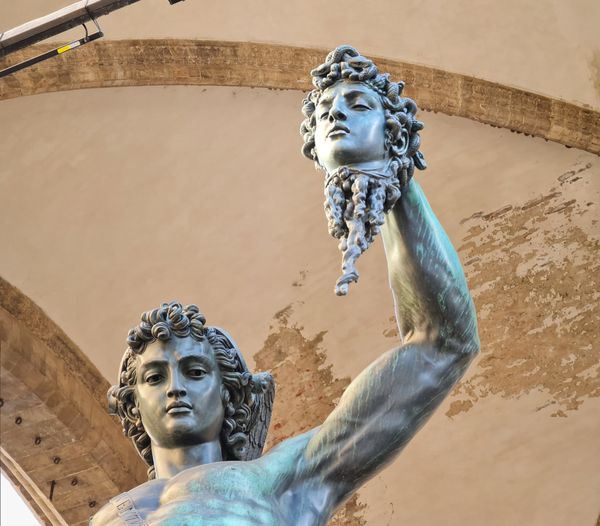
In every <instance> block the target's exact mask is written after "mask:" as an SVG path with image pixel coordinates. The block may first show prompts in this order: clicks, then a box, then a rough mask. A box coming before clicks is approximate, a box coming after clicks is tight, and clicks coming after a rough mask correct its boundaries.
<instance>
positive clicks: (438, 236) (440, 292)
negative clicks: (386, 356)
mask: <svg viewBox="0 0 600 526" xmlns="http://www.w3.org/2000/svg"><path fill="white" fill-rule="evenodd" d="M382 237H383V242H384V246H385V252H386V258H387V263H388V272H389V278H390V286H391V288H392V292H393V295H394V302H395V307H396V317H397V319H398V327H399V330H400V334H401V337H402V340H403V342H405V343H408V342H419V341H421V342H429V343H432V344H433V345H435V346H436V347H438V348H440V349H442V350H452V351H459V352H465V353H474V352H477V350H478V348H479V340H478V336H477V321H476V317H475V309H474V307H473V302H472V300H471V297H470V295H469V291H468V289H467V284H466V280H465V277H464V274H463V271H462V268H461V265H460V261H459V259H458V255H457V254H456V251H455V250H454V248H453V246H452V244H451V243H450V240H449V239H448V236H447V235H446V233H445V232H444V230H443V228H442V226H441V225H440V223H439V221H438V220H437V218H436V217H435V215H434V213H433V211H432V210H431V207H430V206H429V203H428V202H427V199H426V198H425V195H424V193H423V191H422V189H421V188H420V186H419V185H418V183H416V181H414V180H412V181H411V182H410V184H409V185H408V188H407V189H405V190H404V191H403V195H402V197H401V198H400V199H399V200H398V202H397V203H396V205H395V206H394V208H393V209H392V210H391V211H390V212H389V213H388V214H387V215H386V220H385V224H384V226H383V228H382Z"/></svg>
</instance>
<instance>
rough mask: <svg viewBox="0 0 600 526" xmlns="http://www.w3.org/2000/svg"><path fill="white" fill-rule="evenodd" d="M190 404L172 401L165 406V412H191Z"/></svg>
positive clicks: (176, 413) (173, 413)
mask: <svg viewBox="0 0 600 526" xmlns="http://www.w3.org/2000/svg"><path fill="white" fill-rule="evenodd" d="M191 411H192V406H191V405H190V404H187V403H185V402H174V403H172V404H169V405H168V406H167V413H168V414H169V415H179V414H185V413H191Z"/></svg>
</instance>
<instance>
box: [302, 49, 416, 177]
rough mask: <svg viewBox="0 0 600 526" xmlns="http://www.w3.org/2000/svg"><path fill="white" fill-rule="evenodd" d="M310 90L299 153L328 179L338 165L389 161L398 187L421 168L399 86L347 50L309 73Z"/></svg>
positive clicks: (409, 104) (409, 106)
mask: <svg viewBox="0 0 600 526" xmlns="http://www.w3.org/2000/svg"><path fill="white" fill-rule="evenodd" d="M311 75H312V81H313V85H314V86H315V89H314V90H312V91H311V92H310V93H309V94H308V96H307V97H306V98H305V99H304V105H303V108H302V112H303V113H304V116H305V120H304V121H303V123H302V126H301V128H300V132H301V134H302V136H303V138H304V146H303V148H302V153H303V154H304V155H305V156H306V157H308V158H309V159H312V160H313V161H315V163H316V164H317V166H319V167H320V168H323V169H324V170H326V171H327V172H328V173H331V172H333V171H334V170H335V169H337V168H339V167H340V166H343V165H361V164H362V165H365V164H367V165H368V163H375V164H376V163H377V162H378V161H389V162H390V163H391V165H392V168H393V170H394V172H395V174H396V175H397V177H398V180H399V182H400V185H401V186H404V185H406V183H407V182H408V181H409V180H410V178H411V177H412V174H413V172H414V169H415V166H416V167H417V168H419V169H421V170H422V169H424V168H425V167H426V165H425V160H424V158H423V155H422V154H421V152H419V145H420V138H419V133H418V132H419V130H421V129H422V128H423V124H422V123H421V122H420V121H418V120H417V119H416V117H415V115H416V112H417V105H416V104H415V102H414V101H413V100H412V99H409V98H407V97H401V94H402V89H403V87H404V83H403V82H393V81H391V80H390V78H389V75H388V74H387V73H383V74H381V73H379V71H378V69H377V67H376V66H375V64H373V62H372V61H371V60H369V59H368V58H365V57H363V56H361V55H360V53H359V52H358V51H357V50H356V49H354V48H353V47H351V46H346V45H345V46H340V47H338V48H336V49H335V50H333V51H332V52H331V53H329V55H327V58H326V60H325V63H324V64H322V65H320V66H319V67H318V68H316V69H314V70H313V71H312V72H311Z"/></svg>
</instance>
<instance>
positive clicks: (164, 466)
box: [152, 440, 223, 478]
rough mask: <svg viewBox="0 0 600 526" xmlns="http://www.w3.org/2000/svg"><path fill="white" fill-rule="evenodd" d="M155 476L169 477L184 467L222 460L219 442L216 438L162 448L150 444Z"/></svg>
mask: <svg viewBox="0 0 600 526" xmlns="http://www.w3.org/2000/svg"><path fill="white" fill-rule="evenodd" d="M152 457H153V459H154V468H155V470H156V478H171V477H174V476H175V475H177V474H178V473H180V472H182V471H183V470H185V469H189V468H193V467H196V466H200V465H203V464H211V463H213V462H220V461H222V460H223V453H222V451H221V443H220V442H219V441H218V440H216V441H213V442H206V443H203V444H196V445H193V446H185V447H178V448H164V447H160V446H157V445H156V444H152Z"/></svg>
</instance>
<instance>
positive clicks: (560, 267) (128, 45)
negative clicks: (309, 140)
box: [0, 0, 600, 526]
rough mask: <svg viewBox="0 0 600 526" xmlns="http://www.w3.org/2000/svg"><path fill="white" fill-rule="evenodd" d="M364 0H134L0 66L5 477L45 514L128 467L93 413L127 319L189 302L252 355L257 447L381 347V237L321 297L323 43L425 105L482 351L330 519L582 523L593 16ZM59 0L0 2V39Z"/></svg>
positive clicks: (60, 511)
mask: <svg viewBox="0 0 600 526" xmlns="http://www.w3.org/2000/svg"><path fill="white" fill-rule="evenodd" d="M363 4H365V3H364V2H363V3H362V4H361V3H359V2H344V3H342V2H328V3H326V4H325V3H320V2H304V3H302V4H291V3H281V2H280V3H275V2H268V1H264V2H254V3H248V4H244V5H240V4H239V3H236V4H227V3H220V4H218V5H217V4H215V5H214V6H209V5H207V4H206V3H192V2H183V3H180V4H177V5H175V6H169V5H168V3H167V2H166V0H165V1H164V2H162V1H160V2H159V1H158V0H156V1H155V0H148V1H144V2H139V3H137V4H135V5H133V6H131V7H129V8H127V9H123V10H122V11H118V12H115V13H113V14H111V15H110V16H108V17H105V18H102V19H100V23H101V25H102V26H103V29H104V31H105V33H106V34H107V37H108V39H109V40H107V41H105V42H99V43H98V44H90V45H89V46H88V47H87V48H84V49H82V50H80V51H75V52H72V53H70V54H67V55H65V56H64V57H63V58H61V59H55V62H54V63H52V62H51V61H49V62H46V63H44V64H43V65H41V66H39V67H38V68H37V69H33V68H32V69H31V70H28V71H24V72H21V73H18V74H15V75H14V77H13V78H8V79H1V80H0V98H3V99H5V100H0V122H1V123H2V142H1V148H0V217H1V224H2V225H3V228H2V229H0V246H2V247H4V248H3V251H2V258H0V277H1V278H2V281H1V286H0V295H1V298H0V299H1V304H0V306H1V309H0V314H1V316H0V344H1V355H2V394H1V398H2V401H3V402H2V406H1V407H0V417H1V423H2V435H1V437H2V469H3V471H5V472H7V473H8V474H9V475H10V476H11V478H12V479H13V481H14V482H15V484H16V485H17V486H18V487H19V488H20V489H21V491H22V492H23V494H24V495H25V497H26V498H28V499H29V501H30V502H31V505H32V506H33V507H34V509H35V511H36V512H37V514H38V515H39V516H40V517H41V518H42V519H43V520H44V521H46V522H47V523H48V524H63V523H65V522H66V523H67V524H80V523H81V524H84V522H85V519H86V517H87V516H88V515H91V514H93V513H94V510H95V509H97V508H96V507H97V506H100V505H101V504H102V503H103V502H105V501H106V499H107V498H109V497H110V496H111V495H114V494H115V493H117V492H119V491H122V490H123V489H126V488H127V487H128V486H132V485H135V484H137V483H139V481H140V480H142V479H143V472H144V468H143V465H142V463H141V461H140V460H139V458H138V457H137V455H136V454H135V452H134V451H133V448H132V447H130V445H129V444H128V443H127V441H126V440H125V439H124V438H122V437H121V436H120V435H119V432H120V430H119V426H118V423H117V422H115V421H113V420H112V419H110V418H109V417H108V416H107V415H106V414H105V413H104V409H103V407H102V406H103V392H104V390H105V389H106V387H107V386H108V385H109V383H112V382H113V381H114V380H116V378H115V377H116V371H117V366H118V363H119V360H120V356H121V353H122V352H123V350H124V348H125V336H126V334H127V330H128V329H129V327H130V326H132V325H134V324H135V323H136V320H137V317H138V315H139V313H140V312H142V311H144V310H147V309H150V308H153V307H154V306H156V305H158V304H159V303H161V302H162V301H165V300H172V299H180V300H181V301H183V302H194V303H198V304H199V305H200V307H201V309H202V310H203V311H204V313H205V314H206V315H207V318H208V321H209V323H214V324H216V325H220V326H223V327H226V328H227V329H228V331H229V332H231V333H232V334H233V335H234V337H235V338H236V340H237V341H238V344H239V345H240V347H241V349H242V351H243V352H244V354H245V355H246V356H247V358H248V361H249V362H250V363H251V364H252V367H256V368H258V369H269V370H272V371H273V373H274V375H275V377H276V379H277V382H278V399H277V405H276V409H275V415H274V421H273V423H272V427H271V439H270V442H269V445H271V444H273V443H274V442H276V441H278V440H281V439H283V438H285V437H288V436H290V435H293V434H296V433H298V432H300V431H302V430H304V429H307V428H308V427H311V426H314V425H318V423H320V422H321V421H322V420H323V419H324V418H325V417H326V416H327V414H328V413H329V412H330V411H331V409H332V407H333V406H334V404H335V402H336V401H337V399H338V398H339V396H340V395H341V393H342V392H343V390H344V388H345V387H346V386H347V385H348V383H349V381H350V380H351V379H352V378H353V377H355V376H356V375H357V374H358V373H359V372H360V371H361V370H362V369H363V368H364V367H365V366H366V365H367V364H368V363H369V362H370V361H372V360H373V359H375V358H376V357H377V356H378V355H379V354H381V352H383V351H385V350H387V349H388V348H390V347H392V346H394V345H396V344H397V337H396V336H397V335H396V330H395V324H394V321H393V317H392V316H393V312H392V301H391V297H390V294H389V291H388V286H387V277H386V274H385V263H384V254H383V250H382V247H381V246H380V244H379V243H376V244H375V245H374V246H373V247H372V248H371V249H370V250H369V252H368V253H367V254H366V255H365V256H364V257H363V258H361V260H360V263H359V266H360V271H361V279H360V282H359V283H358V284H357V286H355V287H354V288H353V290H352V291H351V294H350V295H349V296H348V297H346V298H338V297H335V296H334V294H333V292H332V290H333V284H334V282H335V279H336V277H337V272H338V267H339V254H338V251H337V249H336V243H335V242H334V240H333V239H331V238H330V237H329V236H328V235H327V232H326V227H325V223H324V221H325V220H324V218H323V212H322V205H321V201H322V197H321V192H322V186H321V185H322V181H321V177H322V176H321V174H320V173H318V172H315V171H314V168H313V166H312V163H310V162H309V161H307V160H306V159H303V158H302V157H301V155H300V153H299V150H300V146H301V139H300V137H299V135H298V126H299V121H300V119H301V116H300V112H299V108H300V104H301V100H302V92H303V90H305V89H307V86H308V84H307V82H306V80H305V79H304V80H303V78H302V71H303V70H306V74H308V69H309V68H310V67H311V66H312V65H316V64H317V63H318V60H319V59H320V58H322V57H323V54H324V52H325V50H326V48H331V47H333V46H335V45H338V44H340V43H344V42H348V43H352V44H354V45H356V46H357V47H358V48H359V49H360V50H361V51H362V52H363V53H364V54H366V55H369V54H370V55H377V56H380V57H383V59H384V60H383V63H382V66H383V65H384V66H386V67H388V68H389V69H390V70H391V71H392V72H393V73H395V76H403V77H404V78H405V80H406V81H407V93H408V94H409V95H411V96H414V97H415V98H416V100H417V102H418V103H420V105H421V106H422V107H423V108H424V109H425V110H427V111H422V112H421V114H420V115H421V119H422V120H423V121H424V122H425V125H426V128H425V130H424V131H423V132H422V137H423V146H422V149H423V151H424V153H425V155H426V157H427V160H428V164H429V168H428V170H427V171H425V172H423V173H421V174H419V175H418V177H419V181H420V182H421V184H422V185H423V187H424V189H425V191H426V193H427V195H428V197H429V199H430V201H431V204H432V207H433V209H434V210H435V211H436V213H437V214H438V216H439V218H440V220H441V222H442V224H443V225H444V227H445V228H446V230H447V231H448V233H449V235H450V237H451V239H452V241H453V243H454V245H455V246H456V247H457V249H458V252H459V255H460V257H461V260H462V262H463V265H464V267H465V270H466V274H467V278H468V280H469V284H470V287H471V290H472V293H473V296H474V299H475V302H476V305H477V308H478V314H479V323H480V335H481V339H482V353H481V357H480V358H479V359H478V361H477V362H476V364H475V365H474V367H473V368H472V369H471V371H470V373H469V376H468V377H467V378H466V379H465V380H464V381H463V382H462V383H461V384H460V385H459V386H458V387H457V389H456V390H455V391H454V393H453V394H452V396H451V397H450V398H449V400H448V401H447V402H446V403H445V405H444V406H443V407H442V409H441V410H440V411H439V412H438V413H437V414H436V416H435V417H434V418H433V419H432V421H431V422H430V423H429V424H428V425H427V426H426V427H425V428H424V429H423V430H422V431H421V432H420V434H419V435H418V436H417V437H416V438H415V439H414V441H413V443H412V444H411V445H410V446H409V447H408V448H407V450H406V451H405V452H404V453H403V454H402V456H401V457H400V458H399V460H398V461H396V462H395V463H394V464H393V465H392V466H390V467H389V468H388V469H387V470H385V471H384V472H382V473H381V474H380V475H379V476H377V477H376V478H375V479H374V480H373V481H371V482H370V483H369V484H367V485H366V486H365V487H364V488H363V489H361V490H360V491H359V493H358V495H357V497H355V498H354V499H353V500H352V501H351V502H350V503H349V504H348V505H346V507H345V508H344V510H343V511H342V512H341V514H340V515H338V517H337V518H336V519H335V522H334V523H335V524H347V525H350V524H352V525H359V524H369V525H377V526H378V525H384V524H402V523H407V524H408V523H410V524H423V525H426V524H432V523H436V522H440V523H444V524H449V525H458V524H461V525H463V524H486V525H491V526H495V525H498V526H500V525H505V524H530V525H544V526H547V525H556V526H559V525H561V526H562V525H564V524H589V525H590V526H592V525H593V524H595V521H596V520H597V518H598V500H597V495H598V494H600V476H599V473H600V450H599V444H598V441H597V439H596V437H597V436H598V435H599V434H600V421H599V418H598V414H599V411H598V410H599V409H600V401H599V396H600V376H599V367H600V357H599V349H598V346H597V341H598V338H599V336H600V335H599V333H598V327H599V326H600V324H599V323H598V322H599V321H600V320H599V318H600V315H599V311H598V292H597V291H598V283H597V277H596V276H597V275H598V246H599V242H600V227H599V226H598V203H599V194H600V183H599V182H598V181H599V179H598V178H599V176H600V163H599V161H598V157H597V155H596V154H597V153H598V150H599V149H600V146H599V142H598V141H599V136H600V134H599V133H598V127H599V126H600V124H599V122H600V119H598V115H599V114H598V110H599V109H600V91H599V82H600V77H599V76H598V75H599V73H598V71H600V65H599V64H600V63H599V62H598V61H599V60H600V59H598V57H599V56H600V42H599V37H598V36H597V34H596V32H594V31H593V29H594V24H593V20H594V17H595V19H596V20H598V19H599V18H600V12H599V9H600V8H599V7H598V6H597V3H595V2H591V1H590V2H584V1H582V2H579V3H574V4H570V5H571V7H567V6H566V4H563V3H561V2H542V3H538V4H536V5H535V6H533V5H530V6H523V5H522V3H518V2H516V1H515V2H508V3H503V4H502V6H500V4H496V3H492V2H490V3H487V2H478V3H477V4H476V5H474V3H470V2H462V1H461V2H457V3H455V4H453V9H452V11H450V10H449V9H448V7H447V6H446V7H444V6H441V5H438V3H436V2H408V3H407V2H404V3H402V5H400V4H398V3H397V2H396V3H393V2H379V3H377V5H375V6H367V5H363ZM62 5H63V4H62V2H60V1H56V0H52V1H49V0H46V1H43V2H42V1H38V2H30V3H29V4H27V7H26V8H23V7H22V6H21V7H18V8H17V6H16V5H13V4H10V5H2V6H1V7H0V25H1V26H2V27H0V30H2V29H8V28H9V27H11V26H12V25H16V24H19V23H21V22H24V21H26V20H28V19H30V18H34V17H35V16H39V15H42V14H45V13H46V12H49V11H51V10H52V9H55V8H58V7H62ZM292 20H293V21H294V23H293V24H292V23H290V21H292ZM166 38H169V39H170V40H164V39H166ZM117 39H124V41H117ZM132 39H161V40H159V41H158V42H154V41H149V40H132ZM199 39H201V40H202V42H198V41H197V40H199ZM182 49H183V50H184V51H181V50H182ZM190 50H191V51H190ZM8 58H10V56H9V57H8ZM315 60H316V61H317V62H314V61H315ZM311 61H312V63H311ZM172 84H176V85H172ZM125 86H129V87H125ZM97 87H102V89H94V88H97ZM81 88H92V89H85V90H84V89H81ZM268 88H281V89H278V90H273V89H268ZM36 93H37V94H36ZM33 94H35V95H33ZM484 123H488V124H492V125H493V126H488V125H486V124H484ZM515 132H522V133H515ZM526 134H527V135H526ZM528 135H535V136H536V137H531V136H528ZM565 145H568V146H569V148H566V147H565ZM18 419H20V421H19V423H17V420H18ZM38 438H39V439H40V440H39V441H38V440H37V439H38ZM56 458H58V459H59V460H58V462H56ZM74 480H76V481H77V482H76V483H75V484H74V483H73V481H74ZM492 510H493V513H490V512H491V511H492ZM61 521H64V522H61Z"/></svg>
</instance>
